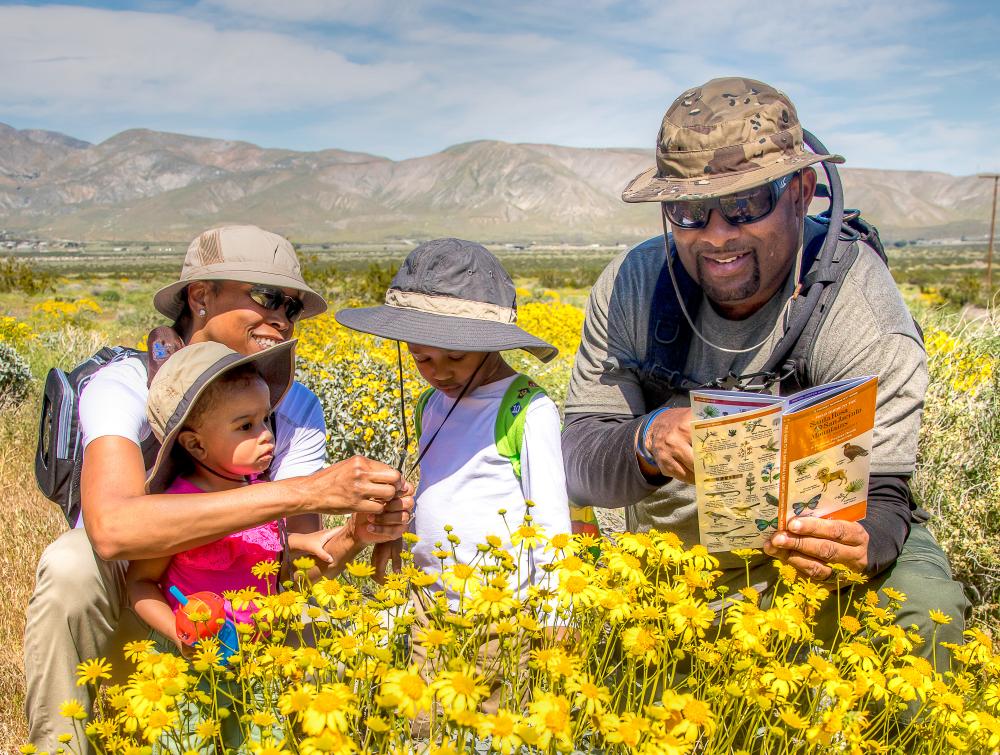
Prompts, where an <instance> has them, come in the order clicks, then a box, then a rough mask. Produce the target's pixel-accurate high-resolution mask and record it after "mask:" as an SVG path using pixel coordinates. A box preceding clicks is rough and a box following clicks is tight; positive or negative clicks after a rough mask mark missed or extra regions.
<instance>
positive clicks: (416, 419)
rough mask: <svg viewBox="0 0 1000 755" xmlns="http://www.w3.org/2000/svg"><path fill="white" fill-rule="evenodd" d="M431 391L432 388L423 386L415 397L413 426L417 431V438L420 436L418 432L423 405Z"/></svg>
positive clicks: (425, 403)
mask: <svg viewBox="0 0 1000 755" xmlns="http://www.w3.org/2000/svg"><path fill="white" fill-rule="evenodd" d="M432 393H434V389H433V388H425V389H424V390H423V391H421V393H420V395H419V396H418V397H417V403H416V404H415V405H414V407H413V427H414V429H415V430H416V431H417V438H419V437H420V433H421V432H422V427H423V416H424V407H425V406H427V401H428V400H429V399H430V397H431V394H432Z"/></svg>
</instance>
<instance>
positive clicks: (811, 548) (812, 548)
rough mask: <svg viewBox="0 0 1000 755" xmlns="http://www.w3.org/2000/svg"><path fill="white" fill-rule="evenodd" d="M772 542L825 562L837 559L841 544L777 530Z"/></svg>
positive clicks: (779, 546)
mask: <svg viewBox="0 0 1000 755" xmlns="http://www.w3.org/2000/svg"><path fill="white" fill-rule="evenodd" d="M771 544H772V545H774V546H776V547H778V548H784V549H785V550H788V551H794V552H797V553H801V554H803V555H805V556H809V557H811V558H814V559H818V560H819V561H822V562H823V563H828V562H830V561H837V560H838V558H837V557H838V556H839V555H840V552H841V547H842V546H841V545H840V544H839V543H835V542H834V541H833V540H823V539H821V538H815V537H802V536H800V535H793V534H792V533H790V532H776V533H775V534H774V536H773V537H772V538H771Z"/></svg>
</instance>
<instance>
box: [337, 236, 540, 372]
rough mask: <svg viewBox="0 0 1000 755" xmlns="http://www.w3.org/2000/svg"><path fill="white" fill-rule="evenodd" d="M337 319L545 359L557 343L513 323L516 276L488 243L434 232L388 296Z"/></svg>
mask: <svg viewBox="0 0 1000 755" xmlns="http://www.w3.org/2000/svg"><path fill="white" fill-rule="evenodd" d="M336 317H337V322H339V323H340V324H341V325H343V326H345V327H348V328H351V329H352V330H360V331H361V332H362V333H371V334H372V335H376V336H381V337H382V338H391V339H393V340H395V341H408V342H410V343H418V344H421V345H423V346H433V347H435V348H439V349H454V350H456V351H504V350H507V349H524V350H525V351H527V352H528V353H530V354H533V355H534V356H536V357H538V358H539V359H540V360H542V361H543V362H548V361H549V360H551V359H552V358H553V357H555V355H556V354H558V353H559V350H558V349H557V348H556V347H555V346H553V345H552V344H550V343H546V342H545V341H543V340H542V339H541V338H537V337H535V336H533V335H531V334H530V333H528V332H526V331H524V330H522V329H521V328H519V327H518V326H517V325H516V322H517V302H516V294H515V292H514V282H513V281H512V280H511V279H510V276H509V275H508V274H507V271H506V270H504V269H503V265H501V264H500V260H498V259H497V258H496V257H494V256H493V255H492V254H490V252H489V251H488V250H487V249H486V247H484V246H482V245H480V244H476V243H473V242H472V241H463V240H462V239H454V238H447V239H434V240H433V241H428V242H427V243H425V244H421V245H420V246H418V247H417V248H416V249H414V250H413V251H412V252H410V253H409V255H407V257H406V259H405V260H404V261H403V264H402V266H401V267H400V268H399V271H398V272H397V273H396V275H395V276H394V277H393V279H392V283H391V284H390V286H389V290H388V291H386V294H385V304H381V305H379V306H377V307H355V308H351V309H342V310H340V311H339V312H337V315H336Z"/></svg>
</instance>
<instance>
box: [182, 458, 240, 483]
mask: <svg viewBox="0 0 1000 755" xmlns="http://www.w3.org/2000/svg"><path fill="white" fill-rule="evenodd" d="M191 460H192V461H193V462H194V463H195V464H197V465H198V466H199V467H201V468H202V469H204V470H205V471H206V472H208V473H209V474H213V475H215V476H216V477H219V478H221V479H223V480H229V481H230V482H244V483H249V482H250V475H230V474H226V473H225V472H220V471H219V470H218V469H215V468H214V467H210V466H208V464H206V463H205V462H203V461H198V460H197V459H196V458H194V457H193V456H192V457H191Z"/></svg>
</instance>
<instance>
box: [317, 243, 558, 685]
mask: <svg viewBox="0 0 1000 755" xmlns="http://www.w3.org/2000/svg"><path fill="white" fill-rule="evenodd" d="M336 317H337V321H338V322H339V323H341V324H342V325H345V326H346V327H349V328H352V329H354V330H359V331H362V332H364V333H371V334H373V335H376V336H381V337H383V338H391V339H394V340H397V341H403V342H405V343H406V345H407V347H408V349H409V352H410V355H411V356H412V358H413V361H414V363H415V365H416V368H417V371H418V372H420V374H421V376H422V377H423V378H424V380H426V381H427V383H428V384H429V386H430V387H429V389H428V390H427V391H425V392H424V393H423V394H422V395H421V397H420V399H419V401H418V412H417V414H418V417H417V419H418V423H417V424H418V429H419V454H418V459H419V462H420V484H419V486H418V487H417V492H416V508H415V518H414V523H413V526H412V532H413V533H414V534H415V535H417V537H418V538H419V540H418V541H417V542H416V544H415V545H414V546H413V562H414V565H416V566H417V567H420V568H422V569H424V570H426V571H428V572H431V573H434V572H437V571H439V570H440V568H441V562H440V559H439V558H438V557H437V556H436V555H434V552H435V551H436V548H435V546H434V543H435V542H438V541H444V540H445V539H446V538H447V535H448V533H447V532H446V531H445V527H446V526H450V527H451V530H450V533H451V534H453V535H457V536H458V541H459V542H458V544H456V545H454V548H455V557H456V559H457V560H458V561H460V562H463V563H470V562H472V561H474V560H475V557H476V553H477V548H476V546H477V544H480V543H484V542H485V541H486V537H487V536H488V535H497V536H500V537H501V538H502V539H503V540H504V541H506V543H505V547H506V548H507V549H508V551H509V552H510V553H511V555H512V556H513V558H514V559H515V562H516V561H517V560H518V559H520V560H521V565H520V571H519V574H520V575H521V583H520V584H519V585H512V587H513V588H514V589H515V591H519V592H520V594H521V596H522V597H525V596H526V593H527V588H528V587H529V586H531V585H533V584H539V583H540V582H541V581H543V579H544V578H545V576H546V575H545V572H544V571H543V568H542V567H543V566H545V565H546V564H548V563H550V562H551V561H552V560H553V558H554V553H553V552H551V551H550V552H548V553H546V551H545V548H544V546H543V545H542V544H539V545H537V546H536V547H532V548H514V547H513V546H512V545H511V544H510V542H509V539H510V538H509V536H508V534H507V533H508V527H507V524H506V523H510V525H511V527H517V526H518V525H519V524H520V523H521V521H522V519H523V517H524V515H525V514H528V513H529V509H530V514H531V517H532V523H533V524H534V525H535V526H537V527H538V528H540V529H541V530H543V531H544V532H545V534H546V535H547V536H548V537H552V536H554V535H556V534H560V533H566V534H568V533H569V532H570V518H569V506H568V500H567V494H566V481H565V474H564V472H563V462H562V450H561V446H560V419H559V411H558V409H557V408H556V405H555V404H554V403H553V402H552V400H551V399H550V398H549V397H548V396H547V395H545V392H544V391H543V390H541V389H540V388H539V387H538V386H537V385H536V384H535V383H534V382H533V381H531V379H530V378H528V377H527V376H524V375H519V374H518V373H516V372H515V371H514V370H513V369H512V368H511V367H510V365H508V364H507V362H506V361H505V360H504V358H503V354H502V353H501V352H503V351H505V350H509V349H522V350H524V351H527V352H528V353H529V354H532V355H534V356H536V357H538V358H539V359H540V360H542V361H543V362H547V361H549V360H551V359H552V358H553V357H555V355H556V354H557V353H558V350H557V349H556V348H555V347H554V346H552V345H551V344H549V343H546V342H545V341H543V340H542V339H540V338H538V337H536V336H533V335H531V334H530V333H528V332H526V331H525V330H523V329H522V328H520V327H518V326H517V304H516V294H515V289H514V283H513V281H512V280H511V278H510V275H508V273H507V271H506V270H504V268H503V266H502V265H501V264H500V261H499V260H498V259H497V258H496V257H494V256H493V255H492V254H491V253H490V252H489V251H488V250H487V249H486V248H485V247H483V246H481V245H479V244H476V243H473V242H470V241H463V240H461V239H454V238H446V239H436V240H434V241H429V242H427V243H425V244H421V245H420V246H418V247H417V248H416V249H414V250H413V251H412V252H411V253H410V254H409V255H408V256H407V258H406V260H404V262H403V264H402V266H401V267H400V269H399V271H398V272H397V273H396V275H395V277H394V278H393V279H392V284H391V285H390V287H389V290H388V291H387V292H386V295H385V303H384V304H382V305H379V306H376V307H366V308H354V309H343V310H340V311H339V312H337V315H336ZM501 411H505V412H508V413H512V414H515V415H517V414H520V413H521V412H523V413H524V417H523V419H522V420H521V421H523V436H522V441H521V443H520V447H518V448H514V449H510V448H504V449H502V448H501V447H502V446H504V445H505V443H506V442H507V441H508V440H509V437H506V436H505V437H498V432H499V430H498V428H500V427H501V426H504V427H506V426H508V425H510V424H511V422H506V423H504V422H503V421H499V422H498V419H502V418H499V416H498V415H499V412H501ZM511 419H513V418H511ZM501 435H502V433H501ZM498 443H499V445H500V446H501V447H498ZM529 501H530V502H531V505H529V504H528V503H527V502H529ZM500 510H505V511H506V514H505V515H504V516H505V517H506V523H505V519H504V517H503V516H501V515H500V514H499V513H498V512H499V511H500ZM453 542H454V540H453ZM437 587H438V588H440V589H443V590H445V592H446V595H447V597H448V599H449V602H450V604H451V606H452V608H453V609H455V608H457V606H458V598H459V596H458V594H457V593H456V592H455V591H454V590H452V589H451V588H450V587H447V586H445V585H443V584H438V585H437ZM432 589H433V588H432ZM418 608H419V607H418ZM420 615H422V611H421V610H418V621H419V616H420ZM422 652H423V650H422V649H421V648H420V647H419V645H414V658H415V660H416V659H418V658H419V657H420V656H421V653H422ZM495 698H496V695H494V698H491V699H493V700H494V701H495Z"/></svg>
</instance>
